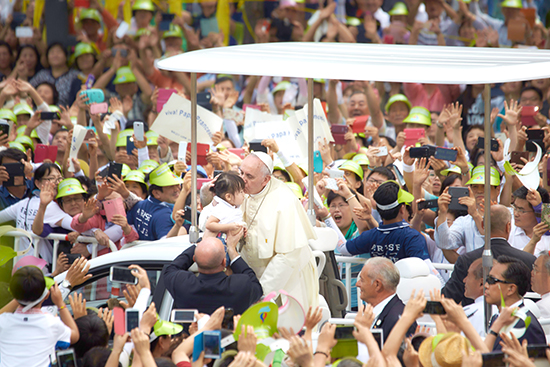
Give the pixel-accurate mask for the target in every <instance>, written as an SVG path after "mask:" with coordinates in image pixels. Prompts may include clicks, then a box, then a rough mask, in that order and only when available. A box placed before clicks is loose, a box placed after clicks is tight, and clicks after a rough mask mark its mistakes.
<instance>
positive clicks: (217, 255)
mask: <svg viewBox="0 0 550 367" xmlns="http://www.w3.org/2000/svg"><path fill="white" fill-rule="evenodd" d="M224 260H225V249H224V247H223V244H222V241H220V240H219V239H217V238H215V237H208V238H204V239H203V240H202V241H201V242H200V243H199V244H198V245H197V248H196V249H195V262H196V263H197V266H198V267H199V273H217V272H220V271H222V270H223V268H224V267H225V262H224Z"/></svg>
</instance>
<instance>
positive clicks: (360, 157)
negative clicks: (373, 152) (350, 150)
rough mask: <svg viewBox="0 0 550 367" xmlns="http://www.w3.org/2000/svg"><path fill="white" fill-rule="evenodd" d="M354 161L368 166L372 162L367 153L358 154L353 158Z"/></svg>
mask: <svg viewBox="0 0 550 367" xmlns="http://www.w3.org/2000/svg"><path fill="white" fill-rule="evenodd" d="M351 160H352V161H353V162H357V164H359V165H360V166H368V165H369V164H370V162H369V159H368V158H367V156H366V155H365V154H356V155H354V156H353V158H351Z"/></svg>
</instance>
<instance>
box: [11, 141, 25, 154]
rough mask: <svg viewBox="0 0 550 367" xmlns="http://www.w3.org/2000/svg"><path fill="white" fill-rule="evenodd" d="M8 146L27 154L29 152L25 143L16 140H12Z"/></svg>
mask: <svg viewBox="0 0 550 367" xmlns="http://www.w3.org/2000/svg"><path fill="white" fill-rule="evenodd" d="M8 146H9V147H10V148H15V149H19V150H20V151H22V152H23V153H25V154H26V153H27V149H25V147H24V146H23V144H21V143H18V142H16V141H10V142H9V143H8Z"/></svg>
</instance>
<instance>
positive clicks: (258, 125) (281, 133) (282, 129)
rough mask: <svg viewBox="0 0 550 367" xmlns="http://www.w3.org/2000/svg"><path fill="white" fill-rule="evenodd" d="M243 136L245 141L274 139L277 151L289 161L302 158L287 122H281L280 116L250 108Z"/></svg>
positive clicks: (281, 117)
mask: <svg viewBox="0 0 550 367" xmlns="http://www.w3.org/2000/svg"><path fill="white" fill-rule="evenodd" d="M243 136H244V140H246V141H252V140H254V139H262V140H263V139H274V140H275V141H276V142H277V145H278V146H279V149H280V150H282V151H284V152H285V155H286V156H287V157H288V158H289V159H291V160H293V161H295V162H300V161H301V160H302V157H303V156H302V154H301V152H300V149H299V148H298V147H297V146H296V143H295V141H294V136H293V134H292V132H291V128H290V125H289V123H288V121H287V120H283V116H282V115H271V114H269V113H266V112H262V111H259V110H255V109H252V108H249V109H247V112H246V114H245V121H244V133H243Z"/></svg>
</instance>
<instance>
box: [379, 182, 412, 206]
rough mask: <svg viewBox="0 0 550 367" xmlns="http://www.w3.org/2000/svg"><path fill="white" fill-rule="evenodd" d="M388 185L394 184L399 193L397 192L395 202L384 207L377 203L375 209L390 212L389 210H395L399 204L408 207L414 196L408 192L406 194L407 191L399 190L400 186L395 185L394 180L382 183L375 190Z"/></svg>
mask: <svg viewBox="0 0 550 367" xmlns="http://www.w3.org/2000/svg"><path fill="white" fill-rule="evenodd" d="M388 183H394V184H396V185H397V186H398V187H399V191H398V192H397V200H396V201H394V202H393V203H390V204H386V205H382V204H378V203H377V204H376V207H377V208H378V209H380V210H391V209H394V208H397V206H399V204H406V205H408V204H410V203H412V202H413V200H414V195H413V194H411V193H410V192H407V191H405V190H403V189H402V188H401V186H400V185H399V184H398V183H397V181H394V180H388V181H386V182H384V183H383V184H382V185H380V186H379V187H378V189H376V190H380V189H381V188H382V187H383V186H384V185H386V184H388Z"/></svg>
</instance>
